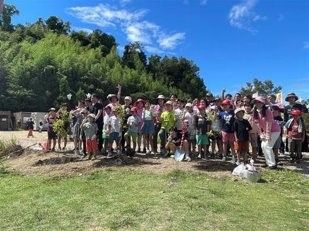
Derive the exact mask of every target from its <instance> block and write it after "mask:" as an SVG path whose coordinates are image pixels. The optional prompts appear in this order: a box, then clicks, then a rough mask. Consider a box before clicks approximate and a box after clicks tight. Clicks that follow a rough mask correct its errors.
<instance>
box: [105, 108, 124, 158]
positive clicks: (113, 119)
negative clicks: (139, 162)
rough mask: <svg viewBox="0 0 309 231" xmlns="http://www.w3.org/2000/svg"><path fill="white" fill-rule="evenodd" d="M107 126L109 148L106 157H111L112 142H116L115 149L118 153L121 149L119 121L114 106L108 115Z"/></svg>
mask: <svg viewBox="0 0 309 231" xmlns="http://www.w3.org/2000/svg"><path fill="white" fill-rule="evenodd" d="M108 126H109V128H110V134H109V150H108V155H107V157H108V158H112V157H113V154H112V148H113V144H114V143H115V144H116V150H117V152H118V155H120V154H121V150H120V147H119V141H120V129H121V121H120V118H119V115H118V114H117V111H116V108H114V109H113V114H112V115H111V116H110V117H109V120H108Z"/></svg>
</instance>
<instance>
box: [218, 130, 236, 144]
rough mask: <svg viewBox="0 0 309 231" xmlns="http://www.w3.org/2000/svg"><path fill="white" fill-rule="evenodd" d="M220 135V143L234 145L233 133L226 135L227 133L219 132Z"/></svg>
mask: <svg viewBox="0 0 309 231" xmlns="http://www.w3.org/2000/svg"><path fill="white" fill-rule="evenodd" d="M221 135H222V142H223V143H224V144H227V143H230V144H232V145H233V144H234V141H235V136H234V133H228V132H224V131H221Z"/></svg>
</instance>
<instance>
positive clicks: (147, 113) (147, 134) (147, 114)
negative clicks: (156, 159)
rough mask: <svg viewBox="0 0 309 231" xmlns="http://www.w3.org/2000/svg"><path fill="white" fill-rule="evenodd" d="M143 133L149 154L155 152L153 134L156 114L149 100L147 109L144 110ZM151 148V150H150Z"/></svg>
mask: <svg viewBox="0 0 309 231" xmlns="http://www.w3.org/2000/svg"><path fill="white" fill-rule="evenodd" d="M142 134H143V140H144V147H146V153H147V154H150V153H151V154H154V152H153V151H154V149H153V146H152V144H153V140H152V136H153V134H154V116H153V112H152V111H151V109H150V103H149V101H146V103H145V110H144V112H143V125H142ZM150 149H151V152H150Z"/></svg>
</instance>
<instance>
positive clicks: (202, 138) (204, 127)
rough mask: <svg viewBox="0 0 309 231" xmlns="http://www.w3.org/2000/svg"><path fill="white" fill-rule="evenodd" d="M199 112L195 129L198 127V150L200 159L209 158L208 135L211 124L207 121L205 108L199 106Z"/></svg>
mask: <svg viewBox="0 0 309 231" xmlns="http://www.w3.org/2000/svg"><path fill="white" fill-rule="evenodd" d="M198 109H199V112H198V114H197V115H196V116H195V127H196V144H197V148H198V153H199V156H198V158H203V159H204V158H205V159H206V158H207V154H208V153H207V152H208V145H209V140H208V135H207V133H208V132H209V130H210V122H209V121H208V120H207V115H206V110H205V106H204V105H203V104H202V105H199V106H198ZM202 148H203V149H204V153H203V152H202Z"/></svg>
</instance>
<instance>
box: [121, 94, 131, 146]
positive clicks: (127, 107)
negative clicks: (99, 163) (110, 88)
mask: <svg viewBox="0 0 309 231" xmlns="http://www.w3.org/2000/svg"><path fill="white" fill-rule="evenodd" d="M131 108H132V98H131V96H126V97H124V105H122V110H123V111H124V116H123V118H122V133H121V149H122V151H124V150H125V143H126V140H125V137H124V134H126V132H127V131H128V124H127V122H128V118H129V117H130V116H131V115H132V114H131ZM129 142H130V141H129Z"/></svg>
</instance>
